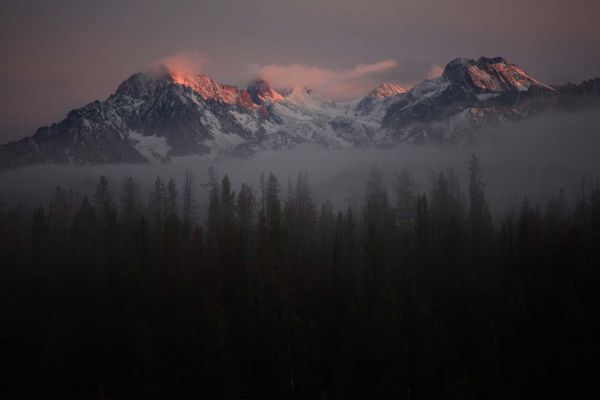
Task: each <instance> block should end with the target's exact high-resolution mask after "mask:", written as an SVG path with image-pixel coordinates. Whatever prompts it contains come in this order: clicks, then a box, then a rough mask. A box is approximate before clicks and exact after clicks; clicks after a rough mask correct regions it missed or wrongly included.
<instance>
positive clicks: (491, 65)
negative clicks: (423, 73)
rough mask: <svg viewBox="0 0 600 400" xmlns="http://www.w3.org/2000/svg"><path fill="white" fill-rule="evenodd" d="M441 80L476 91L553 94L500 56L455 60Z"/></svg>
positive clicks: (451, 62)
mask: <svg viewBox="0 0 600 400" xmlns="http://www.w3.org/2000/svg"><path fill="white" fill-rule="evenodd" d="M442 77H443V78H444V79H446V80H448V81H450V82H451V83H453V84H455V85H459V86H463V87H465V88H468V89H472V90H474V91H476V92H492V93H503V92H524V91H527V90H529V88H530V87H539V88H543V89H546V90H551V91H554V89H553V88H552V87H550V86H549V85H546V84H545V83H543V82H540V81H538V80H537V79H534V78H533V77H531V76H529V75H528V74H527V73H525V71H523V70H522V69H521V68H519V67H518V66H517V65H515V64H511V63H509V62H508V61H506V60H505V59H504V58H502V57H495V58H486V57H481V58H479V59H478V60H471V59H467V58H457V59H454V60H452V61H450V62H449V63H448V65H446V68H444V73H443V74H442Z"/></svg>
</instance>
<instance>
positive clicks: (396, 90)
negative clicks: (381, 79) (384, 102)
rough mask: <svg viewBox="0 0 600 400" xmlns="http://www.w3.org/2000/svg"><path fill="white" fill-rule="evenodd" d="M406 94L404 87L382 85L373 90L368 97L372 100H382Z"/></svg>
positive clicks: (388, 84) (391, 84) (390, 84)
mask: <svg viewBox="0 0 600 400" xmlns="http://www.w3.org/2000/svg"><path fill="white" fill-rule="evenodd" d="M401 93H406V89H405V88H403V87H402V86H398V85H395V84H393V83H387V82H386V83H382V84H381V85H379V86H377V87H376V88H375V89H373V90H372V91H371V92H369V94H368V95H367V97H369V98H372V99H382V98H385V97H390V96H395V95H397V94H401Z"/></svg>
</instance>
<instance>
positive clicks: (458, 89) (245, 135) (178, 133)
mask: <svg viewBox="0 0 600 400" xmlns="http://www.w3.org/2000/svg"><path fill="white" fill-rule="evenodd" d="M597 106H600V79H591V80H588V81H585V82H583V83H581V84H578V85H575V84H566V85H560V86H556V85H549V84H546V83H544V82H541V81H540V80H537V79H535V78H534V77H532V76H530V75H529V74H527V73H526V72H525V71H523V70H522V69H521V68H520V67H518V66H517V65H515V64H512V63H509V62H508V61H506V60H505V59H503V58H501V57H496V58H485V57H481V58H479V59H477V60H472V59H466V58H457V59H455V60H453V61H451V62H450V63H448V64H447V65H446V67H445V68H444V70H443V73H442V75H441V76H440V77H438V78H434V79H428V80H425V81H423V82H421V83H419V84H417V85H415V86H414V87H412V88H411V89H409V90H407V89H405V88H403V87H400V86H398V85H395V84H392V83H385V84H382V85H380V86H378V87H377V88H375V89H373V90H372V91H371V92H370V93H368V94H367V95H366V96H365V97H363V98H361V99H357V100H354V101H347V102H339V101H334V100H331V99H327V98H324V97H322V96H320V95H319V94H318V93H316V92H314V91H313V90H311V89H309V88H306V87H294V88H291V89H284V90H275V89H273V88H272V87H271V86H270V85H269V83H268V82H267V81H265V80H263V79H255V80H253V81H252V82H250V83H249V85H248V86H247V87H246V88H238V87H235V86H231V85H226V84H221V83H219V82H217V81H215V80H213V79H211V78H210V77H208V76H206V75H204V74H194V75H182V74H178V73H176V72H173V71H171V70H169V69H167V68H166V67H163V68H159V69H158V70H154V71H151V72H146V73H135V74H133V75H132V76H130V77H129V78H128V79H126V80H125V81H124V82H122V83H121V84H120V85H119V87H118V88H117V90H116V92H115V93H114V94H112V95H111V96H110V97H109V98H108V99H106V100H105V101H94V102H92V103H90V104H88V105H86V106H84V107H82V108H79V109H75V110H72V111H70V112H69V113H68V114H67V116H66V118H65V119H63V120H62V121H60V122H57V123H54V124H52V125H50V126H44V127H41V128H39V129H38V130H37V131H36V132H35V134H34V135H32V136H30V137H26V138H24V139H21V140H18V141H12V142H9V143H6V144H4V145H2V146H0V168H8V167H16V166H23V165H30V164H36V163H71V164H97V163H117V162H134V163H136V162H140V163H142V162H169V161H172V160H174V159H177V158H181V157H190V156H192V157H197V156H211V155H219V154H231V155H237V156H249V155H252V154H253V153H255V152H257V151H260V150H268V149H278V148H286V147H291V146H294V145H296V144H299V143H306V142H308V143H317V144H321V145H324V146H327V147H330V148H343V147H364V146H390V145H394V144H396V143H401V142H408V143H461V142H471V141H477V140H480V139H481V137H482V132H483V130H484V128H488V127H492V126H499V125H504V124H510V123H512V122H515V121H519V120H522V119H524V118H527V117H530V116H532V115H536V114H539V113H541V112H544V111H560V112H563V111H573V110H580V109H584V108H590V107H597Z"/></svg>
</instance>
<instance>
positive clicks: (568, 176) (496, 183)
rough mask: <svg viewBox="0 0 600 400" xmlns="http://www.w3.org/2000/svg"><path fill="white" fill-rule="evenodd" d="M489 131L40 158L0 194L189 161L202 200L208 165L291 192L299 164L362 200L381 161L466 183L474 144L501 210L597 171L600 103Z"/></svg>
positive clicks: (341, 199) (22, 194)
mask: <svg viewBox="0 0 600 400" xmlns="http://www.w3.org/2000/svg"><path fill="white" fill-rule="evenodd" d="M486 136H488V139H486V140H485V141H483V142H481V143H479V144H476V145H460V146H436V145H407V144H402V145H398V146H396V147H393V148H367V149H343V150H331V149H326V148H323V147H320V146H316V145H302V146H297V147H295V148H293V149H290V150H279V151H266V152H261V153H258V154H256V155H255V156H254V157H252V158H249V159H241V158H234V157H219V158H215V159H206V158H199V157H188V158H185V159H178V160H176V161H174V162H172V163H170V164H161V165H140V164H111V165H96V166H68V165H52V164H47V165H36V166H31V167H26V168H20V169H16V170H5V171H1V172H0V197H1V198H2V199H3V201H4V202H5V204H7V205H11V204H15V203H20V204H23V205H25V206H32V207H33V206H38V205H43V206H46V205H47V202H48V200H49V199H50V197H51V196H52V195H53V193H54V190H55V187H56V185H60V186H61V187H63V188H66V189H75V190H79V191H81V192H82V194H87V195H89V194H92V193H93V192H94V190H95V186H96V183H97V181H98V177H99V176H100V175H105V176H106V177H107V178H108V179H109V181H110V183H111V186H112V189H113V191H114V192H115V193H116V194H118V192H119V190H120V187H121V184H122V181H123V180H124V179H125V178H126V177H128V176H132V177H134V178H135V179H137V180H138V181H139V182H140V183H141V185H142V188H143V189H144V191H145V193H146V194H147V191H148V190H149V189H150V188H151V186H152V183H153V181H154V180H155V179H156V177H157V176H159V177H161V178H162V179H164V180H168V179H169V178H174V179H176V181H177V182H181V181H182V178H183V176H184V172H185V170H186V169H191V170H192V172H193V174H194V178H195V183H196V190H197V198H198V201H199V203H200V204H202V203H203V201H204V200H205V197H206V193H205V191H204V189H203V188H202V187H201V185H202V184H203V183H205V182H207V180H208V168H209V167H211V166H212V167H213V168H215V170H216V171H217V173H218V175H219V176H223V175H224V174H228V175H229V177H230V179H231V181H232V183H233V187H234V189H237V188H239V185H240V184H241V183H242V182H246V183H251V184H253V185H254V187H257V184H258V180H259V177H260V175H261V174H262V173H265V174H268V173H270V172H273V173H274V174H275V175H277V176H278V178H279V179H280V183H281V185H282V189H283V191H282V193H283V195H284V196H285V193H286V189H287V182H288V180H291V181H294V180H295V177H296V175H297V174H298V173H299V172H306V173H307V174H308V176H309V180H310V182H311V185H312V188H313V190H314V193H315V195H316V197H317V199H318V200H319V201H325V200H326V199H330V200H331V201H332V202H333V203H334V204H335V205H336V206H337V207H339V208H342V207H346V206H347V205H348V204H352V205H355V206H356V205H357V204H359V203H360V199H361V197H362V195H363V188H364V184H365V180H366V177H367V175H368V173H369V171H370V169H371V168H373V167H377V168H380V169H381V170H382V171H383V173H384V176H385V177H386V179H387V180H388V181H389V182H390V183H391V181H392V179H393V177H394V174H395V173H396V172H398V171H400V170H401V169H403V168H406V169H408V170H409V171H410V172H411V173H412V175H413V176H414V178H415V179H416V180H417V181H418V182H419V185H420V190H421V191H426V192H428V191H429V189H430V182H431V175H432V174H433V173H437V172H439V171H440V170H441V169H444V170H445V169H448V168H454V169H455V172H456V173H457V175H458V176H459V177H460V178H461V180H462V183H463V184H462V189H463V191H465V190H466V174H467V172H468V171H467V161H468V159H469V157H470V155H471V153H476V154H477V155H478V156H479V158H480V159H481V166H482V170H483V175H484V180H485V182H486V183H487V188H486V189H487V190H486V194H487V196H488V200H489V202H490V204H491V206H492V209H493V210H494V211H495V213H496V214H497V213H501V212H504V211H506V209H507V207H510V206H511V205H518V204H519V203H520V202H521V201H522V199H523V197H525V196H527V197H528V198H529V199H531V200H532V201H534V202H537V201H545V199H547V198H548V197H549V196H550V195H552V194H555V193H556V192H557V191H558V190H559V189H561V188H562V189H564V190H565V192H566V193H567V197H568V198H570V199H573V198H574V197H575V194H576V193H579V192H580V191H581V189H582V181H583V180H585V185H588V186H589V185H591V184H594V180H595V179H596V178H598V177H600V157H599V155H600V152H599V150H600V112H599V111H594V112H586V113H574V114H559V115H545V116H541V117H536V118H533V119H530V120H528V121H525V122H521V123H518V124H514V125H510V126H506V127H503V128H498V129H494V130H490V131H488V132H486Z"/></svg>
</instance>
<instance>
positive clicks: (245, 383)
mask: <svg viewBox="0 0 600 400" xmlns="http://www.w3.org/2000/svg"><path fill="white" fill-rule="evenodd" d="M468 168H469V169H468V171H469V177H468V178H469V179H468V183H467V185H466V186H465V185H463V187H461V185H460V184H459V180H458V178H457V176H456V174H455V172H454V171H453V170H452V169H450V170H447V169H443V170H440V171H437V172H436V173H435V174H434V175H433V176H432V178H431V182H430V185H429V187H427V188H425V187H422V185H421V186H419V185H417V184H416V180H415V179H414V177H413V176H412V174H411V171H409V170H401V171H398V172H397V174H396V175H395V178H394V181H393V185H387V184H386V181H385V180H384V176H383V173H382V171H381V170H379V169H377V168H374V169H372V170H371V172H370V174H369V176H368V179H367V181H366V182H365V183H364V185H363V192H362V194H361V197H362V201H361V202H360V205H359V206H357V207H356V206H355V207H348V208H341V209H337V208H336V207H334V205H333V204H332V203H331V202H329V201H325V202H323V203H322V204H320V203H318V202H317V201H316V199H315V196H314V195H313V190H312V188H311V185H310V182H309V177H308V176H307V175H306V174H303V173H301V174H299V175H298V176H297V178H296V179H293V180H288V181H286V182H282V181H279V180H278V178H277V171H274V173H275V174H269V175H264V176H261V177H260V180H259V184H258V185H255V186H254V187H253V186H252V185H249V184H241V185H239V186H236V187H235V188H234V187H232V184H231V181H230V179H229V177H228V176H227V175H225V176H220V175H218V174H217V172H216V171H214V170H211V171H210V173H209V180H208V182H207V183H203V182H199V181H198V180H197V179H194V174H195V172H193V171H187V172H186V174H185V175H184V176H183V177H181V179H180V180H178V181H175V180H173V179H170V180H163V179H160V178H157V179H156V180H155V181H154V184H153V186H152V188H151V189H150V194H149V195H145V192H143V190H142V187H141V185H140V183H139V182H138V181H136V180H135V179H133V178H127V179H125V180H124V181H122V182H116V181H109V180H108V179H107V178H106V177H104V176H102V177H100V178H99V180H98V182H97V186H96V191H95V193H94V194H93V195H92V196H84V195H81V194H79V193H78V192H77V191H73V190H68V189H64V188H61V187H57V188H56V192H55V195H54V197H53V198H52V200H51V201H50V203H49V204H48V206H46V207H39V208H34V209H30V208H28V207H25V206H19V205H15V204H12V203H8V202H6V203H3V204H2V207H1V208H0V260H1V267H0V296H1V298H0V304H2V306H1V307H0V321H3V322H2V324H0V329H1V331H0V357H1V358H2V360H3V364H4V365H5V366H7V367H8V371H7V372H5V374H4V376H3V378H2V382H1V383H0V388H1V389H2V390H3V391H7V392H14V393H15V394H17V395H18V396H19V397H22V398H54V397H65V398H91V397H98V398H177V397H183V396H184V395H186V397H187V395H188V393H189V394H190V395H191V394H195V395H197V396H203V395H204V396H205V397H208V398H265V397H266V398H379V397H382V398H428V399H439V398H531V397H533V396H536V397H537V396H540V397H543V398H583V397H584V395H585V394H587V393H590V392H591V391H594V390H595V391H597V389H598V385H599V384H600V380H599V378H598V377H599V376H600V343H599V341H598V337H599V336H598V335H599V334H600V322H599V320H598V312H599V311H600V309H599V304H600V302H599V301H600V298H599V296H600V294H598V293H599V292H598V290H597V288H598V287H599V284H600V270H599V269H598V266H599V265H600V187H598V185H597V184H595V185H594V184H589V183H585V182H584V184H582V187H581V190H580V191H579V194H578V195H577V197H575V198H570V199H567V198H566V195H565V194H564V192H562V191H560V190H559V191H557V192H556V193H555V195H554V196H551V197H550V198H547V199H546V200H545V201H544V202H542V203H540V204H534V203H533V202H531V201H529V200H527V199H523V201H522V203H521V204H520V206H519V207H518V209H516V210H514V211H513V212H508V213H505V214H504V215H503V216H502V217H501V218H499V219H494V220H492V217H491V215H490V207H489V205H488V201H487V198H486V191H485V177H484V176H483V174H482V171H481V168H480V163H479V160H478V158H477V157H476V156H475V155H473V156H472V157H471V158H470V159H469V161H468ZM206 195H207V196H208V201H207V207H206V210H202V209H200V207H199V206H198V205H199V204H200V203H204V202H202V201H201V198H202V197H204V196H206ZM201 215H206V217H205V218H199V216H201Z"/></svg>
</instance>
